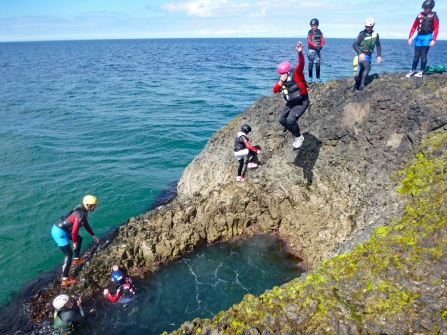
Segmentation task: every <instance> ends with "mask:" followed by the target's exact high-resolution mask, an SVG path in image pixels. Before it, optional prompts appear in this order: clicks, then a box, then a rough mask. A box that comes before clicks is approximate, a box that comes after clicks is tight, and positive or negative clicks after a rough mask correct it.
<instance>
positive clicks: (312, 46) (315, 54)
mask: <svg viewBox="0 0 447 335" xmlns="http://www.w3.org/2000/svg"><path fill="white" fill-rule="evenodd" d="M319 24H320V23H319V21H318V19H312V20H310V27H311V29H310V30H309V32H308V33H307V48H308V52H307V59H308V60H309V83H311V82H312V81H313V75H312V72H313V67H314V64H315V72H316V76H317V79H316V80H315V81H316V82H317V83H322V82H323V81H322V80H321V79H320V60H321V56H320V50H321V49H322V48H323V46H324V36H323V33H322V32H321V30H320V29H318V25H319Z"/></svg>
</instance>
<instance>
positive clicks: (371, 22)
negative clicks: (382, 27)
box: [365, 17, 376, 27]
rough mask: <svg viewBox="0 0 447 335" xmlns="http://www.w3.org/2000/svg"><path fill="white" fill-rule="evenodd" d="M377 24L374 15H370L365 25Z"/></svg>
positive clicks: (372, 25)
mask: <svg viewBox="0 0 447 335" xmlns="http://www.w3.org/2000/svg"><path fill="white" fill-rule="evenodd" d="M375 24H376V22H375V21H374V19H373V18H372V17H369V18H367V19H366V20H365V27H374V25H375Z"/></svg>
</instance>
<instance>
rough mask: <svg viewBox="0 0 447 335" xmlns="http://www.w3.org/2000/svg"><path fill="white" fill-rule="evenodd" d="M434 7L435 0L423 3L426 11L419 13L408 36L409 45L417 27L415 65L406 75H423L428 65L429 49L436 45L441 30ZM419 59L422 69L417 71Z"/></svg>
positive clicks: (427, 0) (426, 0)
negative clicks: (433, 10)
mask: <svg viewBox="0 0 447 335" xmlns="http://www.w3.org/2000/svg"><path fill="white" fill-rule="evenodd" d="M433 7H435V2H434V1H433V0H425V1H424V3H423V4H422V9H423V10H424V11H423V12H421V13H419V15H418V16H417V17H416V19H415V20H414V23H413V26H412V27H411V30H410V36H409V37H408V45H411V44H413V34H414V32H415V31H416V28H417V31H418V34H417V35H416V37H415V38H414V58H413V65H412V66H411V71H410V72H409V73H407V75H406V77H412V76H415V77H422V75H423V74H424V70H425V66H426V65H427V54H428V50H430V48H432V47H434V46H435V43H436V38H437V36H438V30H439V19H438V15H437V14H436V12H432V11H431V10H432V9H433ZM419 59H421V71H419V72H417V73H416V68H417V66H418V63H419Z"/></svg>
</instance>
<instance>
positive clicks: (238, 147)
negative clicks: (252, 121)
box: [234, 131, 248, 152]
mask: <svg viewBox="0 0 447 335" xmlns="http://www.w3.org/2000/svg"><path fill="white" fill-rule="evenodd" d="M242 136H244V137H245V138H246V140H248V137H247V134H245V133H244V132H243V131H240V132H238V133H237V135H236V138H235V140H234V151H235V152H236V151H240V150H244V149H245V148H246V146H245V143H244V142H243V141H242V140H241V137H242Z"/></svg>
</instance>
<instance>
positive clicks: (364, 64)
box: [352, 18, 382, 91]
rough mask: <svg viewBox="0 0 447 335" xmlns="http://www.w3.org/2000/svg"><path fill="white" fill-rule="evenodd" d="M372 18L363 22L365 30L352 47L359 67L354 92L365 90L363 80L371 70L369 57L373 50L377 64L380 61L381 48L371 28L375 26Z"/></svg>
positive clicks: (377, 35)
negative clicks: (375, 51)
mask: <svg viewBox="0 0 447 335" xmlns="http://www.w3.org/2000/svg"><path fill="white" fill-rule="evenodd" d="M375 24H376V23H375V21H374V19H373V18H368V19H366V20H365V30H362V31H361V32H360V33H359V35H358V36H357V38H356V39H355V41H354V44H353V45H352V47H353V48H354V50H355V51H356V52H357V55H358V62H359V65H360V70H359V78H360V84H359V85H358V83H357V82H356V84H355V86H354V91H356V90H359V91H362V90H364V89H365V86H366V85H365V80H366V78H367V77H368V73H369V71H370V70H371V55H372V53H373V52H374V48H375V47H377V63H380V62H381V61H382V47H381V45H380V40H379V34H378V33H376V32H375V31H374V30H373V28H374V25H375Z"/></svg>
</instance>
